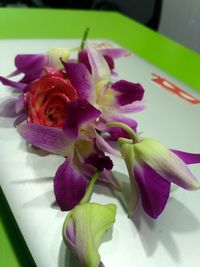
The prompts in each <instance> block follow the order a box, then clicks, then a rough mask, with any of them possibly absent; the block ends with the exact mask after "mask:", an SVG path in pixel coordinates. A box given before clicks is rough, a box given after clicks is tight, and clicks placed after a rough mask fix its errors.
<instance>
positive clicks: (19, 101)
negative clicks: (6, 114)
mask: <svg viewBox="0 0 200 267" xmlns="http://www.w3.org/2000/svg"><path fill="white" fill-rule="evenodd" d="M15 110H16V112H17V113H20V112H21V111H23V110H24V94H22V95H20V96H19V98H18V99H17V101H16V105H15Z"/></svg>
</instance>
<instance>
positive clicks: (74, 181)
mask: <svg viewBox="0 0 200 267" xmlns="http://www.w3.org/2000/svg"><path fill="white" fill-rule="evenodd" d="M87 184H88V181H87V179H86V178H85V176H83V175H82V174H81V173H80V172H79V171H78V170H76V169H75V168H74V166H73V164H72V160H71V159H70V158H68V159H66V160H65V161H64V163H63V164H62V165H61V166H60V167H59V168H58V170H57V172H56V175H55V178H54V193H55V197H56V201H57V203H58V205H59V206H60V208H61V210H63V211H66V210H71V209H73V207H75V206H76V205H77V204H78V203H79V202H80V200H81V199H82V198H83V196H84V194H85V191H86V188H87Z"/></svg>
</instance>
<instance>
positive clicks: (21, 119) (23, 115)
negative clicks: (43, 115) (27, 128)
mask: <svg viewBox="0 0 200 267" xmlns="http://www.w3.org/2000/svg"><path fill="white" fill-rule="evenodd" d="M26 119H27V115H26V113H25V112H24V111H22V112H20V114H18V117H17V118H16V120H15V121H14V126H15V127H17V125H19V124H20V123H22V122H24V121H26Z"/></svg>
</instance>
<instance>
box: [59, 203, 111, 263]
mask: <svg viewBox="0 0 200 267" xmlns="http://www.w3.org/2000/svg"><path fill="white" fill-rule="evenodd" d="M115 216H116V206H115V205H114V204H108V205H101V204H96V203H86V204H81V205H78V206H76V207H75V208H74V209H73V210H72V211H71V212H70V213H69V214H68V216H67V219H66V221H65V224H64V227H63V238H64V241H65V243H66V245H68V246H69V247H70V248H72V250H73V251H74V252H75V254H76V255H77V257H78V258H79V260H80V262H81V264H83V265H84V266H87V267H102V266H104V265H103V263H102V262H101V260H100V255H99V252H98V248H99V246H100V243H101V239H102V236H103V234H104V233H105V232H106V231H107V230H108V229H109V228H110V227H111V226H112V225H113V223H114V222H115ZM68 227H70V229H68ZM69 233H70V234H69ZM73 235H75V242H74V243H73Z"/></svg>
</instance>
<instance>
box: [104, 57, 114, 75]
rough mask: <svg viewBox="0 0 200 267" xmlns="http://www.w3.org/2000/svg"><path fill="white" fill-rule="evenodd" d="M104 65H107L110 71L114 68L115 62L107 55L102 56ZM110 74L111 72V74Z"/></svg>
mask: <svg viewBox="0 0 200 267" xmlns="http://www.w3.org/2000/svg"><path fill="white" fill-rule="evenodd" d="M103 57H104V59H105V61H106V63H107V64H108V66H109V68H110V70H111V71H112V70H113V69H114V68H115V62H114V60H113V59H112V57H110V56H109V55H103ZM111 73H112V72H111Z"/></svg>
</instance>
